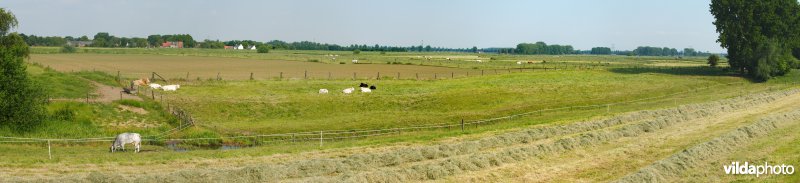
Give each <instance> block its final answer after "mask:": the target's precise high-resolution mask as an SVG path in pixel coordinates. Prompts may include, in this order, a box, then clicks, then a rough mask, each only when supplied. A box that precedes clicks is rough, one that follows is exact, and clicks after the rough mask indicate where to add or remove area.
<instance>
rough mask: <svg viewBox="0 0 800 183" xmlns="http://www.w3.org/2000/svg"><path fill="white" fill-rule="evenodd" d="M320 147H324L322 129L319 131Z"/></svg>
mask: <svg viewBox="0 0 800 183" xmlns="http://www.w3.org/2000/svg"><path fill="white" fill-rule="evenodd" d="M319 147H322V131H319Z"/></svg>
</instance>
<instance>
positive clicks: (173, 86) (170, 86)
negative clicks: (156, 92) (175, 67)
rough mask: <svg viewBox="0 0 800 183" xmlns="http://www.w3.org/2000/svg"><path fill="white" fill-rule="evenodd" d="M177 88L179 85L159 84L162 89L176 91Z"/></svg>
mask: <svg viewBox="0 0 800 183" xmlns="http://www.w3.org/2000/svg"><path fill="white" fill-rule="evenodd" d="M178 88H181V85H166V86H161V89H163V90H164V91H177V90H178Z"/></svg>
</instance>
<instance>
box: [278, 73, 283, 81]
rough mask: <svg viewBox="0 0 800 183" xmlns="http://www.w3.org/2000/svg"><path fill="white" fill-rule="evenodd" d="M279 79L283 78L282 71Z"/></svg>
mask: <svg viewBox="0 0 800 183" xmlns="http://www.w3.org/2000/svg"><path fill="white" fill-rule="evenodd" d="M279 79H280V80H283V72H281V75H280V78H279Z"/></svg>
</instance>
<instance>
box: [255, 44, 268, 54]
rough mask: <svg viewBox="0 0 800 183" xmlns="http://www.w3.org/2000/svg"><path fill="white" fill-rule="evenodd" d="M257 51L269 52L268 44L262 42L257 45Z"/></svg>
mask: <svg viewBox="0 0 800 183" xmlns="http://www.w3.org/2000/svg"><path fill="white" fill-rule="evenodd" d="M256 52H258V53H269V47H268V46H267V45H263V44H260V45H258V46H256Z"/></svg>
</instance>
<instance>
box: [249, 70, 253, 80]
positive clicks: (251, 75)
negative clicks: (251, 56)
mask: <svg viewBox="0 0 800 183" xmlns="http://www.w3.org/2000/svg"><path fill="white" fill-rule="evenodd" d="M250 80H253V72H250Z"/></svg>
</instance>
